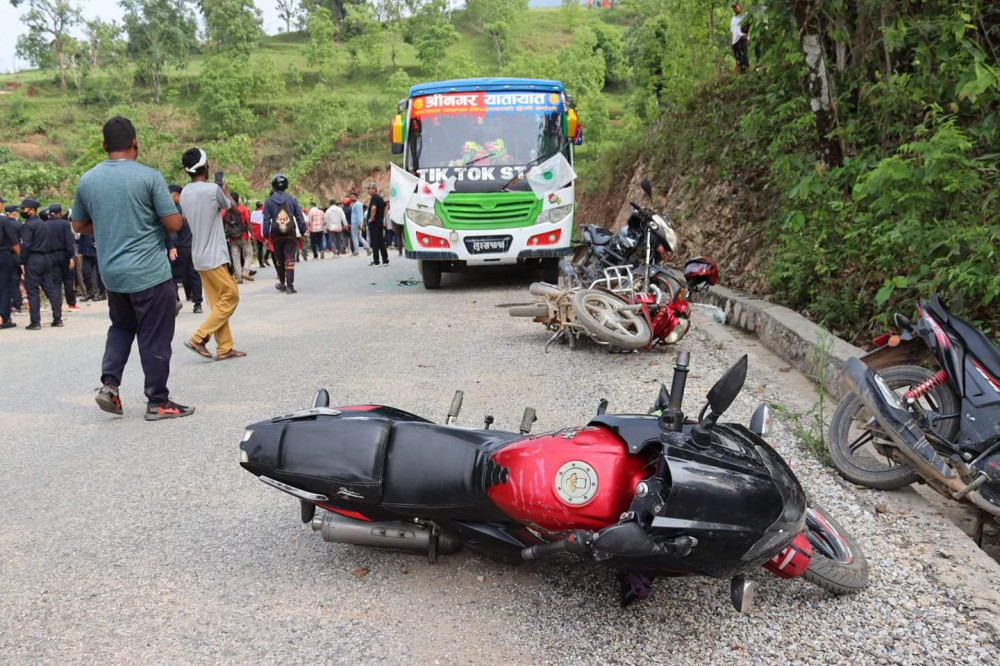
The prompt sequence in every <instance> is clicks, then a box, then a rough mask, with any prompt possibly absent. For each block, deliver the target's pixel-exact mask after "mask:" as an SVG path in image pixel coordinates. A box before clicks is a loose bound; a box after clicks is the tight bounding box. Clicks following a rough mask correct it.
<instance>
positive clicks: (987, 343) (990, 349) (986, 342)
mask: <svg viewBox="0 0 1000 666" xmlns="http://www.w3.org/2000/svg"><path fill="white" fill-rule="evenodd" d="M928 309H930V311H931V312H932V313H933V314H934V315H936V316H937V317H939V318H940V319H941V320H943V321H944V322H945V323H946V324H947V325H948V326H949V327H950V328H951V330H953V331H954V332H955V334H956V335H957V336H958V337H959V338H961V340H962V342H963V343H964V344H965V346H966V348H967V349H968V350H969V353H970V354H972V355H973V356H975V357H976V360H978V361H979V362H980V363H982V364H983V367H985V368H986V369H987V370H988V371H989V372H990V374H991V375H993V376H994V377H995V378H1000V349H997V348H996V346H995V345H994V344H993V342H992V341H991V340H990V339H989V338H988V337H986V335H984V334H983V332H982V331H980V330H979V329H978V328H976V327H975V326H973V325H972V324H970V323H969V322H967V321H965V320H964V319H962V318H961V317H958V316H956V315H953V314H952V313H951V312H949V311H948V310H947V309H946V308H945V307H944V305H942V303H941V300H940V299H939V298H938V296H937V294H934V295H933V296H931V300H930V303H929V305H928Z"/></svg>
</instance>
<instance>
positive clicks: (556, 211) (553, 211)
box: [535, 204, 573, 224]
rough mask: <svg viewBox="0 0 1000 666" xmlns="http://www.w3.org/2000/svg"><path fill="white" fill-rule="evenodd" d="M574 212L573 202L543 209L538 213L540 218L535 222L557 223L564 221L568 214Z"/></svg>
mask: <svg viewBox="0 0 1000 666" xmlns="http://www.w3.org/2000/svg"><path fill="white" fill-rule="evenodd" d="M572 212H573V204H569V205H568V206H557V207H555V208H550V209H548V210H543V211H542V212H541V213H539V214H538V219H537V220H535V224H555V223H556V222H562V221H563V220H564V219H565V218H566V216H567V215H569V214H570V213H572Z"/></svg>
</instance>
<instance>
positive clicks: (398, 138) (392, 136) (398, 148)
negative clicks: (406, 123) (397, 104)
mask: <svg viewBox="0 0 1000 666" xmlns="http://www.w3.org/2000/svg"><path fill="white" fill-rule="evenodd" d="M389 141H390V143H392V154H393V155H399V154H400V153H402V152H403V116H402V114H399V113H397V114H396V115H395V116H393V117H392V122H391V123H390V125H389Z"/></svg>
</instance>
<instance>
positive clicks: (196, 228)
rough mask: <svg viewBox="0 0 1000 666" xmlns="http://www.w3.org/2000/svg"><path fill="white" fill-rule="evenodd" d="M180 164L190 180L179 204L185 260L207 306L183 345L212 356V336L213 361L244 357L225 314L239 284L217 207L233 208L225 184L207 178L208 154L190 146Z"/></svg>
mask: <svg viewBox="0 0 1000 666" xmlns="http://www.w3.org/2000/svg"><path fill="white" fill-rule="evenodd" d="M181 162H182V163H183V165H184V170H185V171H186V172H187V173H188V175H190V177H191V182H190V183H188V184H187V185H186V186H185V187H184V189H183V191H181V208H182V209H183V210H184V215H185V217H186V218H187V221H188V224H189V225H190V226H191V236H192V244H191V258H192V260H193V261H194V267H195V270H197V271H198V275H200V276H201V285H202V289H204V291H205V297H206V298H207V299H208V305H209V307H210V310H209V313H208V316H207V317H205V320H204V321H203V322H202V323H201V326H199V327H198V330H197V331H195V332H194V334H192V335H191V337H190V338H189V339H188V340H185V341H184V346H185V347H187V348H188V349H190V350H192V351H194V352H195V353H197V354H200V355H201V356H204V357H205V358H213V357H212V352H210V351H209V350H208V347H207V346H206V345H207V344H208V341H209V340H210V339H211V338H213V337H214V338H215V345H216V349H215V357H214V358H215V360H216V361H225V360H228V359H232V358H241V357H243V356H246V353H245V352H242V351H239V350H238V349H235V348H234V347H233V334H232V331H231V330H230V328H229V318H230V317H231V316H232V315H233V313H234V312H235V311H236V306H237V305H238V304H239V302H240V292H239V288H238V287H237V286H236V277H235V276H234V275H233V266H232V264H231V263H230V256H229V245H228V243H227V242H226V234H225V233H224V232H223V229H222V216H221V215H219V212H220V211H223V210H227V209H229V210H233V211H236V204H235V203H234V202H233V198H232V197H231V196H230V195H229V191H228V189H227V187H226V184H225V182H222V183H214V182H209V181H208V173H209V168H208V156H207V155H205V151H204V150H202V149H201V148H191V149H190V150H188V151H187V152H185V153H184V156H183V158H182V159H181Z"/></svg>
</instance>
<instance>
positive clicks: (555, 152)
mask: <svg viewBox="0 0 1000 666" xmlns="http://www.w3.org/2000/svg"><path fill="white" fill-rule="evenodd" d="M565 147H566V142H565V141H563V140H562V139H560V141H559V147H558V148H556V149H555V150H553V151H552V152H551V153H549V154H548V155H542V156H541V157H536V158H535V159H533V160H531V161H530V162H528V163H527V164H525V165H524V172H523V173H522V174H521V175H520V176H514V177H513V178H511V179H510V180H508V181H507V182H506V184H504V186H503V187H501V188H500V191H501V192H506V191H507V188H508V187H510V186H511V185H513V184H514V183H516V182H517V181H519V180H521V179H522V178H524V177H525V176H526V175H528V172H529V171H531V169H532V167H535V166H538V165H539V164H541V163H542V162H544V161H545V160H547V159H550V158H552V157H555V156H556V155H558V154H559V153H561V152H562V149H563V148H565Z"/></svg>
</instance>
